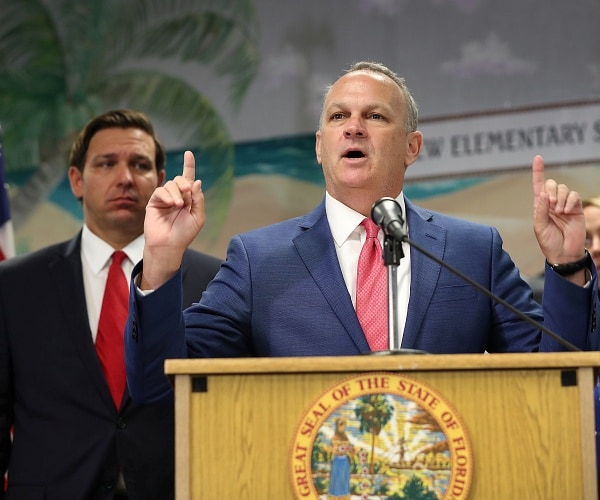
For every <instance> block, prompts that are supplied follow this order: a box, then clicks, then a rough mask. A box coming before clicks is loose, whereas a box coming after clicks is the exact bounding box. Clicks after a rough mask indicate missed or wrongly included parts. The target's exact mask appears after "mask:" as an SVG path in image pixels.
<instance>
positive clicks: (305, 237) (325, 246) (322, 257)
mask: <svg viewBox="0 0 600 500" xmlns="http://www.w3.org/2000/svg"><path fill="white" fill-rule="evenodd" d="M301 229H302V232H301V234H300V235H298V236H297V237H296V238H294V245H295V246H296V249H297V250H298V254H299V256H300V258H301V259H302V261H303V262H304V264H305V265H306V268H307V269H308V271H309V273H310V274H311V276H312V277H313V279H314V281H315V283H316V284H317V286H318V287H319V289H320V290H321V293H322V294H323V296H324V297H325V300H327V302H328V303H329V305H330V306H331V310H332V311H333V313H334V314H335V315H336V316H337V318H338V320H339V322H340V324H341V325H342V326H343V327H344V329H345V330H346V331H347V333H348V335H349V336H350V337H351V338H352V340H353V342H354V343H355V344H356V347H357V349H358V350H359V351H360V352H367V351H369V346H368V344H367V341H366V339H365V336H364V334H363V331H362V328H361V327H360V323H359V322H358V319H357V317H356V312H355V310H354V307H353V306H352V300H351V298H350V294H349V293H348V289H347V288H346V283H345V282H344V277H343V275H342V271H341V269H340V265H339V262H338V259H337V254H336V251H335V244H334V241H333V237H332V236H331V231H330V229H329V224H328V222H327V217H326V215H325V203H324V201H323V202H322V203H321V204H320V205H319V206H318V207H317V208H316V209H315V210H313V211H312V212H311V213H310V214H308V215H307V216H306V217H304V218H303V221H302V223H301ZM324 327H327V325H324Z"/></svg>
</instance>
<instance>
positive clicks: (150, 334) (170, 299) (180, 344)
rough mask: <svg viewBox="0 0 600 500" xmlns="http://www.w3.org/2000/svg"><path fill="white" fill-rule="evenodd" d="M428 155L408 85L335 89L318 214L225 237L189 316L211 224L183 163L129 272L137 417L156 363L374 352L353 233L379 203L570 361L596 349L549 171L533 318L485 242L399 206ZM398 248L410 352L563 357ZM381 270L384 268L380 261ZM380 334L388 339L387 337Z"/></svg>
mask: <svg viewBox="0 0 600 500" xmlns="http://www.w3.org/2000/svg"><path fill="white" fill-rule="evenodd" d="M422 140H423V138H422V134H421V133H420V132H419V131H417V108H416V104H415V103H414V100H413V98H412V96H411V95H410V92H409V91H408V89H407V88H406V86H405V84H404V80H403V79H401V78H399V77H398V76H397V75H396V74H395V73H393V72H392V71H390V70H389V69H388V68H386V67H385V66H383V65H380V64H376V63H368V62H365V63H357V64H356V65H354V66H353V67H352V68H350V70H349V71H348V72H346V74H345V75H343V76H342V77H341V78H339V79H338V80H337V81H336V82H335V83H334V84H333V85H332V86H331V87H330V88H329V90H328V92H327V95H326V97H325V100H324V105H323V111H322V114H321V121H320V125H319V130H318V131H317V134H316V154H317V159H318V161H319V163H320V164H321V166H322V168H323V172H324V175H325V182H326V195H325V198H324V200H323V202H322V203H321V204H320V205H319V206H318V207H317V208H316V209H315V210H313V211H312V212H311V213H309V214H307V215H305V216H302V217H298V218H296V219H292V220H288V221H284V222H281V223H278V224H275V225H272V226H269V227H266V228H261V229H258V230H255V231H250V232H248V233H246V234H242V235H239V236H236V237H234V238H233V239H232V240H231V242H230V245H229V248H228V252H227V259H226V262H225V263H224V264H223V266H222V267H221V270H220V271H219V273H218V274H217V276H216V278H215V279H214V280H213V281H212V282H211V284H210V285H209V287H208V288H207V290H206V292H205V293H204V295H203V296H202V300H201V301H200V302H199V303H198V304H197V305H194V306H192V307H191V308H189V309H187V310H186V311H185V312H184V314H183V317H182V313H181V311H180V305H181V299H180V293H181V291H180V288H181V287H180V285H179V282H180V278H179V274H180V271H179V267H180V266H179V262H180V258H181V255H182V253H183V249H184V248H185V246H186V245H187V244H188V243H189V241H191V239H192V238H193V237H194V236H195V234H196V233H195V231H196V230H197V229H198V228H199V227H201V226H202V224H203V222H204V207H203V197H202V192H201V189H200V184H199V181H198V180H195V178H194V159H193V155H192V154H191V153H189V152H187V153H186V155H185V156H184V166H183V174H182V175H181V176H179V177H176V178H175V179H173V181H170V182H167V183H166V184H165V186H164V187H163V188H159V189H157V190H156V191H155V193H154V195H153V196H152V198H151V199H150V202H149V204H148V209H147V212H146V224H147V227H151V230H150V231H148V232H147V233H146V245H145V248H144V258H143V266H142V263H140V264H138V266H137V268H136V269H135V270H134V272H133V276H134V286H133V287H132V289H131V296H130V306H129V318H128V321H127V325H126V330H125V357H126V362H127V370H128V377H129V378H128V380H129V384H130V390H131V394H132V397H133V398H134V399H136V400H139V401H146V402H156V401H160V400H162V399H163V398H170V397H172V390H171V388H170V386H169V384H168V383H167V380H166V378H165V376H164V374H163V372H162V365H163V361H164V359H165V358H177V357H224V356H303V355H352V354H360V353H365V352H369V351H370V350H371V348H370V347H369V345H370V344H369V343H368V341H367V338H366V331H365V330H364V329H363V327H362V326H361V323H360V322H359V319H358V316H357V314H356V313H355V304H356V296H357V293H356V292H357V274H358V273H357V267H358V266H357V263H358V261H359V254H360V252H361V247H362V245H363V242H364V241H365V238H366V237H365V229H364V228H363V227H362V223H363V221H364V220H365V219H369V218H370V215H371V208H372V206H373V204H374V203H375V202H376V201H377V200H379V199H381V198H383V197H392V198H394V199H396V201H397V202H398V204H399V205H400V206H401V207H402V209H403V210H402V211H403V213H404V214H406V223H405V225H404V226H405V227H404V228H403V229H404V232H405V233H407V234H408V235H409V236H410V239H411V240H413V241H414V242H415V243H418V244H419V245H420V246H421V247H423V248H426V249H428V250H429V251H430V252H431V253H433V254H435V255H436V256H437V257H439V258H440V259H442V260H443V261H445V262H447V263H448V264H450V265H452V266H453V267H455V268H457V269H458V270H459V271H462V272H463V273H464V274H466V275H467V276H469V277H470V278H472V279H473V280H475V281H477V282H478V283H479V284H481V285H482V286H484V287H486V288H487V289H490V290H491V291H492V292H494V293H496V294H497V295H499V296H500V297H501V298H502V299H504V300H505V301H506V302H508V303H510V304H512V305H514V306H515V307H516V308H517V309H518V310H520V311H521V312H523V313H524V314H527V315H528V316H529V317H530V318H532V319H533V320H536V321H538V322H542V321H543V322H544V323H545V326H546V327H547V328H549V329H550V330H553V331H554V332H557V333H558V334H559V335H561V336H563V337H565V339H566V340H568V341H569V342H571V343H572V344H574V345H575V346H577V347H579V348H581V349H583V348H589V347H594V343H595V342H597V341H598V335H599V333H598V322H597V321H596V316H595V315H596V307H597V297H596V294H595V293H593V291H592V290H594V289H595V288H596V286H597V285H596V283H597V274H596V269H595V268H594V267H593V265H592V262H591V259H590V257H589V255H588V254H587V252H586V251H585V248H584V239H585V227H584V220H583V214H582V208H581V199H580V198H579V196H578V194H577V193H575V192H572V191H570V190H569V189H568V187H567V186H565V185H559V184H557V183H556V182H554V181H553V180H550V179H548V180H545V179H544V165H543V160H542V158H541V157H539V156H536V157H535V158H534V161H533V166H532V171H533V192H534V207H535V211H534V232H535V234H536V237H537V239H538V242H539V244H540V247H541V249H542V251H543V253H544V255H545V256H546V258H547V262H548V263H549V264H547V265H546V267H547V271H546V276H547V277H546V288H545V297H544V309H543V311H542V308H541V307H540V305H539V304H538V303H536V302H535V301H534V300H533V298H532V293H531V289H530V288H529V287H528V286H527V284H526V283H525V282H524V281H523V280H522V279H521V278H520V275H519V272H518V269H517V268H516V266H515V264H514V263H513V261H512V260H511V259H510V257H509V255H508V254H507V253H506V252H505V251H504V250H503V248H502V240H501V238H500V236H499V234H498V232H497V231H496V230H495V229H494V228H492V227H488V226H483V225H479V224H474V223H470V222H466V221H462V220H459V219H456V218H452V217H448V216H445V215H442V214H439V213H434V212H431V211H429V210H424V209H422V208H419V207H417V206H415V205H414V204H413V203H411V202H410V200H408V199H406V198H405V197H404V195H403V193H402V187H403V183H404V174H405V171H406V168H407V167H408V166H409V165H411V164H412V163H413V162H415V160H416V159H417V157H418V155H419V152H420V150H421V145H422ZM175 216H177V218H176V221H175V223H174V224H172V223H171V221H172V220H173V218H174V217H175ZM381 233H382V232H381V231H379V238H382V234H381ZM403 246H404V249H403V250H404V255H405V257H404V258H403V259H401V262H400V265H399V269H398V273H397V278H398V292H399V293H398V304H397V305H398V310H399V323H400V325H399V329H400V334H401V336H402V343H401V346H402V347H403V348H412V349H420V350H425V351H427V352H431V353H475V352H484V351H487V352H490V353H494V352H509V351H523V352H529V351H538V350H560V349H562V346H561V345H560V344H559V343H558V342H556V341H555V340H553V339H552V338H551V337H549V336H548V335H546V334H542V333H541V332H540V330H539V329H538V328H536V327H535V326H531V325H530V324H529V323H528V322H525V321H523V320H520V319H518V318H517V317H515V315H514V314H513V313H511V312H510V311H508V310H507V309H506V308H504V307H502V306H500V305H498V304H496V303H494V302H493V301H491V300H490V299H489V298H488V297H487V296H485V295H484V294H482V293H479V292H478V291H477V290H475V289H474V288H473V287H471V286H470V285H469V284H467V283H464V282H463V281H462V280H461V279H460V278H458V277H457V276H455V275H454V274H453V273H451V272H449V271H448V270H446V269H445V268H443V267H442V266H440V265H439V264H437V263H435V262H433V261H432V260H430V259H429V258H428V257H426V256H424V255H422V254H421V253H419V252H417V251H414V250H413V248H412V247H409V246H408V245H407V244H406V242H405V243H404V244H403ZM377 265H379V266H383V265H384V264H383V262H382V261H381V259H380V262H379V263H378V264H377ZM375 267H376V266H373V269H375ZM585 285H588V286H587V287H586V286H585ZM138 287H139V288H138ZM143 290H148V291H150V292H149V293H144V294H142V293H141V291H143ZM383 293H386V291H384V292H383ZM377 333H378V334H379V335H380V336H387V334H388V332H387V331H385V329H384V328H381V329H380V331H379V332H377Z"/></svg>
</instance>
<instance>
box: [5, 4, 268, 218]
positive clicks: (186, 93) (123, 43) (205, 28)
mask: <svg viewBox="0 0 600 500" xmlns="http://www.w3.org/2000/svg"><path fill="white" fill-rule="evenodd" d="M0 9H1V22H0V123H1V124H2V128H3V133H4V153H5V161H6V168H7V171H9V172H16V171H19V170H26V169H32V168H36V169H37V170H36V171H35V174H34V175H33V176H32V177H31V178H30V179H29V181H28V182H27V183H26V184H25V185H24V186H22V187H21V188H20V189H19V190H18V193H17V194H18V195H17V196H13V199H12V201H11V203H12V205H11V210H12V215H13V219H14V223H15V225H16V226H17V227H18V226H19V224H20V223H22V222H23V221H24V220H25V219H26V218H27V216H28V215H29V214H30V213H31V212H32V210H33V208H34V207H35V206H36V204H37V203H38V202H39V201H40V200H43V199H45V198H46V197H47V195H48V194H49V193H50V192H51V190H52V189H53V188H54V187H55V186H56V185H57V184H58V183H59V182H60V180H61V179H62V178H63V176H64V174H65V172H66V169H67V165H66V163H67V161H66V158H67V153H68V148H69V147H70V144H71V142H72V139H73V138H74V135H75V133H76V132H77V131H78V130H79V129H81V127H83V125H85V123H86V122H87V121H88V120H89V119H90V118H91V117H92V116H93V115H95V114H98V113H100V112H103V111H105V110H107V109H110V108H114V107H117V106H123V107H131V108H135V109H139V110H142V111H144V112H146V113H147V114H148V115H149V116H151V117H152V118H153V119H154V120H155V121H158V122H159V123H161V124H165V126H166V125H168V126H169V127H170V129H171V130H172V131H173V132H174V133H176V134H177V135H178V137H180V138H181V140H182V143H183V144H186V145H188V144H189V145H190V147H191V148H193V149H195V151H196V152H197V153H198V156H199V158H198V159H199V163H201V164H202V165H203V166H206V167H208V168H211V169H213V171H212V172H207V173H206V175H207V176H208V177H210V178H212V179H215V180H214V183H213V189H211V190H210V191H209V193H208V194H207V196H208V197H211V196H212V197H213V198H214V200H213V201H214V202H212V203H211V205H210V206H211V209H212V210H215V212H220V213H221V215H224V213H225V211H226V208H227V205H228V201H229V195H230V194H231V183H232V178H233V168H234V157H233V144H232V141H231V138H230V135H229V132H228V131H227V128H226V126H225V124H224V122H223V120H222V118H221V117H220V115H219V114H218V112H217V111H216V110H215V108H214V107H213V105H212V104H211V102H210V101H209V100H208V99H207V98H206V96H204V95H203V94H202V92H201V91H200V90H198V88H196V87H195V86H193V85H191V84H190V83H188V82H187V81H185V80H183V79H182V78H181V77H179V76H176V75H174V74H173V73H170V72H169V71H167V70H166V69H165V67H166V66H168V65H170V66H174V64H184V63H186V64H187V63H196V64H200V65H202V67H204V68H206V71H207V72H209V71H210V72H212V73H214V74H215V75H216V76H217V77H219V78H223V80H224V82H228V85H229V96H230V98H231V101H232V102H233V103H234V104H236V105H239V104H240V102H241V99H242V97H243V96H244V94H245V92H246V90H247V88H248V87H249V85H250V83H251V82H252V80H253V78H254V76H255V74H256V71H257V68H258V54H257V38H258V23H257V20H256V17H255V15H254V10H253V5H252V2H251V1H250V0H188V1H185V0H179V1H178V2H173V1H172V0H87V1H84V2H82V1H81V0H51V1H43V0H2V6H1V7H0ZM201 176H204V175H203V174H201ZM217 206H219V207H220V210H218V209H215V207H217ZM212 216H213V213H212V212H211V217H212ZM218 218H219V216H218V215H217V219H218ZM216 226H218V224H216Z"/></svg>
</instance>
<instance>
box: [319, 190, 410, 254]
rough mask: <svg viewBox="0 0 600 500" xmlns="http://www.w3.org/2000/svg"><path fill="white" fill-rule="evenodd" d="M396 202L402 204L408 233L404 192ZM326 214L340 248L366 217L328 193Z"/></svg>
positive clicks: (326, 195) (326, 194) (326, 193)
mask: <svg viewBox="0 0 600 500" xmlns="http://www.w3.org/2000/svg"><path fill="white" fill-rule="evenodd" d="M396 201H397V202H398V203H399V204H400V207H401V209H402V213H403V214H404V220H405V222H404V230H405V231H406V205H405V203H404V194H403V193H402V192H400V194H399V195H398V196H397V197H396ZM325 212H326V213H327V221H328V222H329V229H330V230H331V234H332V235H333V239H334V241H335V243H336V244H337V245H338V246H342V244H343V243H344V242H345V241H346V240H347V239H348V238H349V237H350V235H351V234H352V233H353V232H354V231H355V230H356V228H357V226H358V225H359V224H360V223H361V222H362V221H363V219H364V218H365V216H364V215H362V214H360V213H358V212H356V211H355V210H352V209H351V208H350V207H348V206H347V205H344V204H343V203H342V202H340V201H338V200H336V199H335V198H334V197H333V196H331V195H330V194H329V193H328V192H325Z"/></svg>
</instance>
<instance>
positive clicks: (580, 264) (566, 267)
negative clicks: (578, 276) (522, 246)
mask: <svg viewBox="0 0 600 500" xmlns="http://www.w3.org/2000/svg"><path fill="white" fill-rule="evenodd" d="M589 256H590V253H589V252H588V250H587V248H586V249H585V255H584V256H583V258H582V259H580V260H578V261H576V262H568V263H567V264H550V262H548V261H547V260H546V262H548V265H549V266H550V269H552V270H553V271H554V272H555V273H558V274H560V275H561V276H571V274H575V273H576V272H578V271H581V270H582V269H585V266H586V264H587V261H588V257H589Z"/></svg>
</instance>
